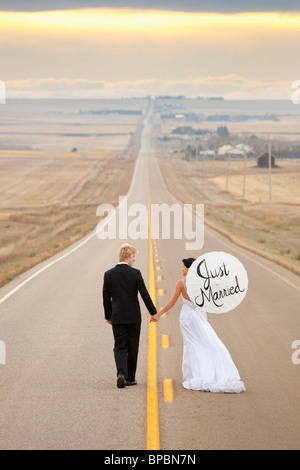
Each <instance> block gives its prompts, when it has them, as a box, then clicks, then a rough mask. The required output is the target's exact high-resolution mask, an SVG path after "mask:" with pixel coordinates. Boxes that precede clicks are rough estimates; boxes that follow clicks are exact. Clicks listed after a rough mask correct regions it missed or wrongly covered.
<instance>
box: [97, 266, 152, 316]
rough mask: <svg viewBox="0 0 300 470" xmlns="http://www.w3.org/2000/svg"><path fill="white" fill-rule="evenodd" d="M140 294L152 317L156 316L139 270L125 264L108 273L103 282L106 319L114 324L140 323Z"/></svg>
mask: <svg viewBox="0 0 300 470" xmlns="http://www.w3.org/2000/svg"><path fill="white" fill-rule="evenodd" d="M138 292H139V293H140V294H141V296H142V299H143V301H144V303H145V305H146V307H147V309H148V311H149V313H150V315H155V313H156V308H155V306H154V304H153V302H152V300H151V297H150V295H149V293H148V291H147V288H146V286H145V283H144V280H143V277H142V274H141V272H140V271H139V270H138V269H135V268H132V267H131V266H129V265H128V264H127V263H125V264H117V265H116V266H115V267H114V268H112V269H110V270H109V271H106V273H105V274H104V282H103V306H104V313H105V319H106V320H111V323H112V324H128V323H140V322H141V321H142V318H141V309H140V304H139V301H138Z"/></svg>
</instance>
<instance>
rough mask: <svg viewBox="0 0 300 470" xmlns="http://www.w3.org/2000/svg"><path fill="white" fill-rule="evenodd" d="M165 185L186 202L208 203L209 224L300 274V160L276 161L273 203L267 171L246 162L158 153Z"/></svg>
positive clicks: (273, 178) (273, 173)
mask: <svg viewBox="0 0 300 470" xmlns="http://www.w3.org/2000/svg"><path fill="white" fill-rule="evenodd" d="M157 156H158V158H159V162H160V166H161V169H162V173H163V176H164V179H165V181H166V184H167V186H168V188H169V190H170V192H172V193H173V194H174V195H175V196H176V197H177V198H179V199H180V200H181V201H183V202H186V203H204V204H205V220H206V223H207V224H208V225H211V226H212V227H214V228H216V229H217V230H219V231H220V232H222V233H223V234H225V235H226V236H228V237H229V238H231V239H232V240H234V241H235V242H236V243H238V244H240V245H242V246H245V247H246V248H248V249H250V250H252V251H255V252H257V253H260V254H262V255H263V256H265V257H267V258H269V259H272V260H273V261H276V262H277V263H280V264H281V265H283V266H286V267H287V268H289V269H291V270H292V271H294V272H296V273H298V274H300V243H299V240H300V185H299V182H300V162H288V161H283V160H282V161H279V160H278V161H276V163H277V164H278V165H279V168H274V169H273V170H272V200H270V199H269V194H270V193H269V177H268V170H267V169H259V168H256V167H255V166H256V162H255V160H252V161H249V162H248V163H247V169H246V183H245V197H244V196H243V181H244V180H243V174H244V166H243V165H244V164H243V162H241V161H240V162H233V161H232V162H231V163H230V167H229V172H228V163H227V162H220V161H216V162H215V164H213V162H208V161H206V162H201V161H198V162H195V161H193V162H187V161H186V160H183V158H182V156H183V155H182V154H178V153H174V154H172V153H170V154H169V155H168V156H166V154H165V153H162V152H160V151H157ZM226 188H227V190H226Z"/></svg>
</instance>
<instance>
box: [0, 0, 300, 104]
mask: <svg viewBox="0 0 300 470" xmlns="http://www.w3.org/2000/svg"><path fill="white" fill-rule="evenodd" d="M0 32H1V33H0V64H1V68H0V80H3V81H5V83H6V87H7V97H8V98H9V97H37V98H38V97H49V98H51V97H62V98H64V97H65V98H68V97H77V98H85V97H87V98H89V97H90V98H95V97H99V98H102V97H121V96H143V95H148V94H185V95H187V96H210V95H223V96H225V97H226V98H228V99H239V98H243V99H264V98H265V99H269V98H280V99H282V98H285V99H289V98H290V96H291V86H292V83H293V82H294V81H295V80H297V79H300V76H299V72H298V71H299V61H298V57H299V46H300V4H299V1H298V2H295V1H291V0H286V1H285V2H283V1H278V0H277V1H276V0H273V1H271V0H270V1H268V0H263V1H259V2H258V1H256V0H254V1H243V0H231V1H228V2H224V0H222V1H221V0H210V1H209V2H207V1H205V2H204V1H201V0H200V1H199V0H186V1H185V2H182V1H177V0H162V1H157V0H152V1H151V2H147V1H144V0H139V1H138V0H128V1H124V0H123V1H122V0H111V1H109V2H108V1H97V0H95V1H91V0H86V1H74V0H73V1H71V0H70V1H69V0H61V1H57V0H51V1H50V0H49V1H27V2H24V1H21V0H20V1H17V0H15V1H13V0H10V1H9V2H7V1H1V0H0Z"/></svg>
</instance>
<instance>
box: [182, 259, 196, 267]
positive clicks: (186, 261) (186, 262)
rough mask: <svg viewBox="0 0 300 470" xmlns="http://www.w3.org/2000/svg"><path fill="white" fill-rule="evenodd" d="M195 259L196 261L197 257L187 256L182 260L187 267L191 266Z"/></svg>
mask: <svg viewBox="0 0 300 470" xmlns="http://www.w3.org/2000/svg"><path fill="white" fill-rule="evenodd" d="M194 261H195V258H185V259H183V260H182V262H183V264H184V266H185V267H186V268H190V267H191V266H192V264H193V262H194Z"/></svg>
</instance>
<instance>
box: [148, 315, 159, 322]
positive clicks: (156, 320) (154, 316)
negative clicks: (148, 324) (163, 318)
mask: <svg viewBox="0 0 300 470" xmlns="http://www.w3.org/2000/svg"><path fill="white" fill-rule="evenodd" d="M159 319H160V315H159V314H158V313H156V314H155V315H152V316H151V318H150V321H154V322H158V320H159Z"/></svg>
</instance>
